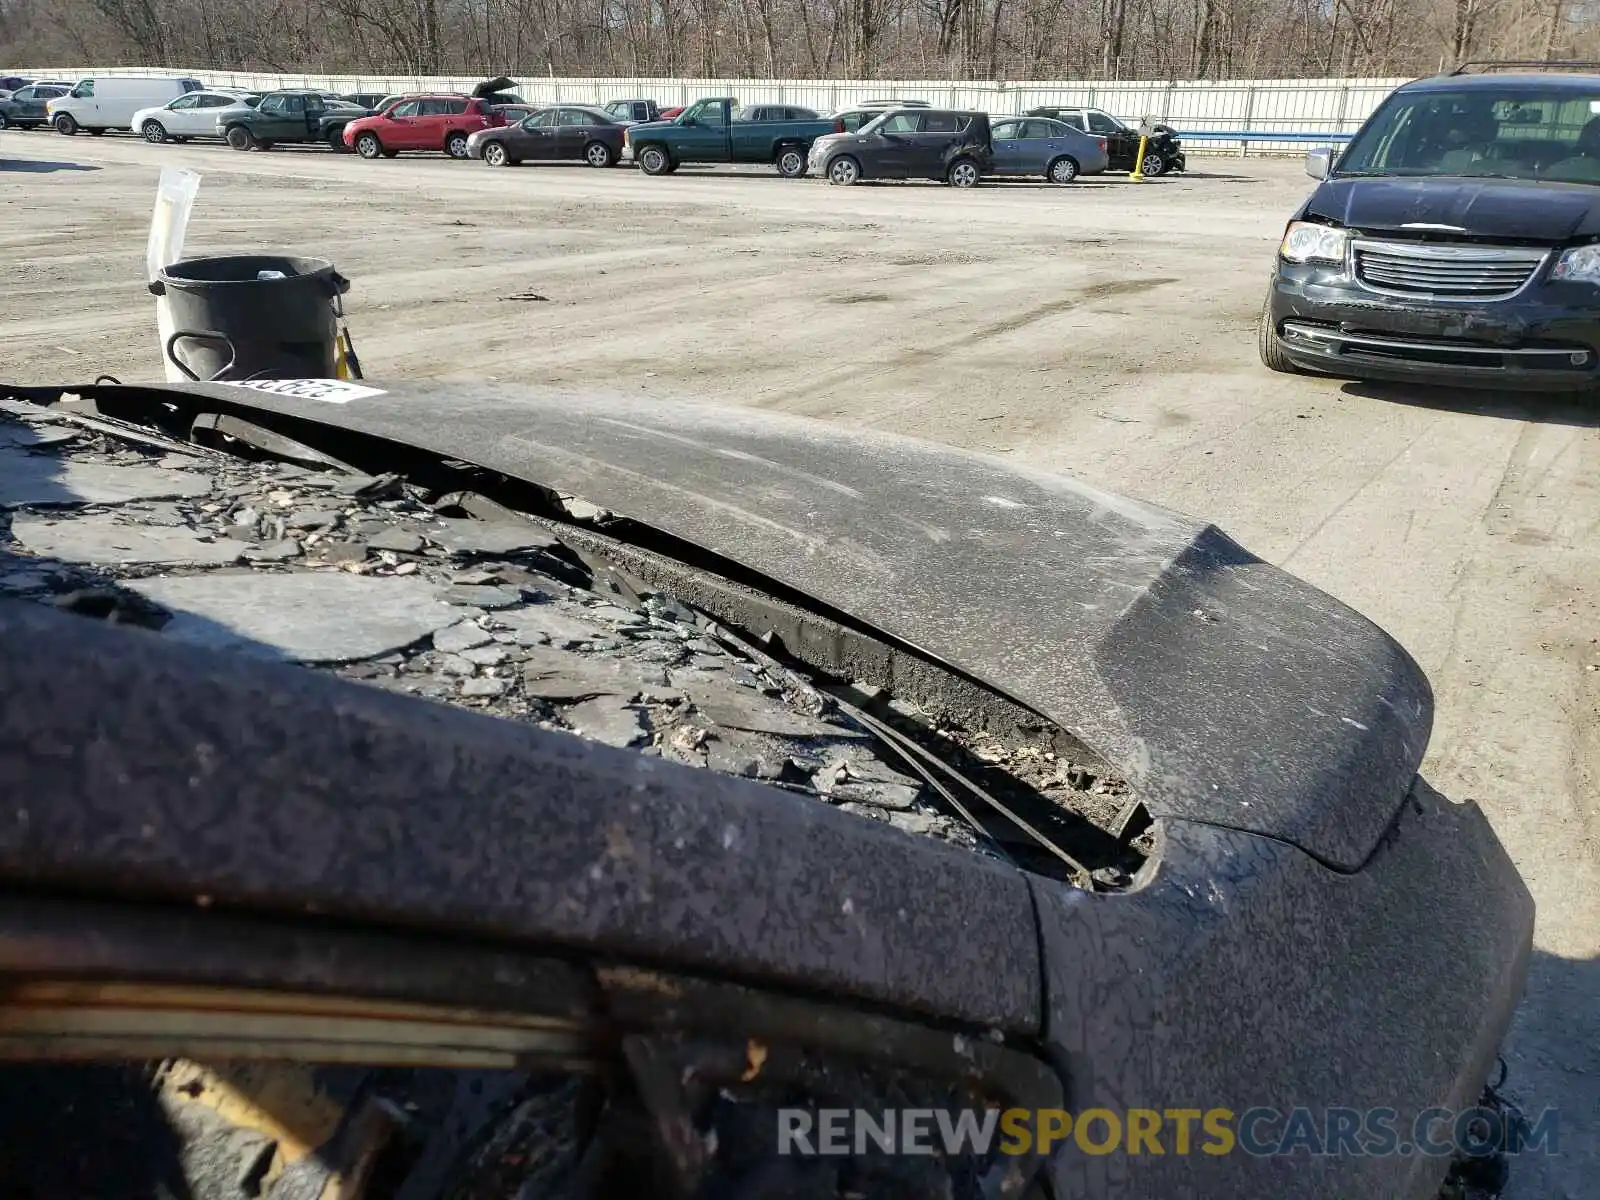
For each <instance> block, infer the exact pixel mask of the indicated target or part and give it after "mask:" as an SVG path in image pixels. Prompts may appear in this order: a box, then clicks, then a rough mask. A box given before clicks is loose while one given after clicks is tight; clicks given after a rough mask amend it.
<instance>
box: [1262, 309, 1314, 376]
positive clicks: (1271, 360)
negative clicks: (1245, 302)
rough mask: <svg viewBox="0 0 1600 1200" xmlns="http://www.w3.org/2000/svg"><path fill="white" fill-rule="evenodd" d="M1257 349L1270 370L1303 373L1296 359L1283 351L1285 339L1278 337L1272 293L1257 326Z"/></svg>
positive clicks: (1289, 373) (1293, 373)
mask: <svg viewBox="0 0 1600 1200" xmlns="http://www.w3.org/2000/svg"><path fill="white" fill-rule="evenodd" d="M1256 351H1257V352H1258V353H1259V354H1260V355H1261V363H1262V365H1263V366H1265V367H1266V368H1267V370H1269V371H1278V372H1281V373H1282V374H1284V375H1300V374H1303V372H1302V371H1301V370H1300V368H1299V367H1297V366H1295V364H1294V360H1292V359H1291V358H1290V357H1289V356H1288V355H1287V354H1285V353H1284V352H1283V341H1282V339H1280V338H1279V337H1278V330H1277V328H1276V327H1275V326H1274V325H1273V323H1272V296H1271V295H1270V294H1269V295H1268V296H1267V299H1266V302H1265V303H1264V304H1262V306H1261V320H1260V322H1259V323H1258V324H1257V326H1256Z"/></svg>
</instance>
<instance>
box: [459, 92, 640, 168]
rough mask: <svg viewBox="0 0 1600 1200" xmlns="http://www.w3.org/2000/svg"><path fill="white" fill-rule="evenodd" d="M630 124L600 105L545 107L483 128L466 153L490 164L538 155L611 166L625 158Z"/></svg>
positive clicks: (511, 163)
mask: <svg viewBox="0 0 1600 1200" xmlns="http://www.w3.org/2000/svg"><path fill="white" fill-rule="evenodd" d="M627 127H628V123H627V122H626V121H619V120H617V119H616V118H615V117H613V116H611V114H609V113H607V112H606V111H605V110H604V109H600V108H589V107H586V106H580V105H562V106H560V107H557V108H541V109H539V110H538V111H536V112H534V113H533V114H532V115H531V116H529V117H526V118H525V119H523V120H521V121H519V122H518V123H517V124H515V125H507V126H504V127H503V128H497V129H483V130H479V131H478V132H477V133H475V134H473V135H472V136H471V137H470V138H468V139H467V152H468V153H469V154H470V155H471V156H472V157H473V158H481V159H483V161H484V162H485V163H487V164H488V165H489V166H491V167H510V166H515V165H516V164H517V163H520V162H527V161H529V160H540V159H553V160H557V161H560V160H570V161H574V162H586V163H588V164H589V165H590V166H591V167H609V166H613V165H615V163H616V161H617V159H619V158H620V157H622V131H623V130H624V129H626V128H627Z"/></svg>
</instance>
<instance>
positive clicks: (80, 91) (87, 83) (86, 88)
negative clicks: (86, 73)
mask: <svg viewBox="0 0 1600 1200" xmlns="http://www.w3.org/2000/svg"><path fill="white" fill-rule="evenodd" d="M93 96H94V80H92V79H85V80H84V81H83V82H82V83H80V84H78V86H77V87H75V88H73V89H72V98H73V99H74V100H88V99H91V98H93Z"/></svg>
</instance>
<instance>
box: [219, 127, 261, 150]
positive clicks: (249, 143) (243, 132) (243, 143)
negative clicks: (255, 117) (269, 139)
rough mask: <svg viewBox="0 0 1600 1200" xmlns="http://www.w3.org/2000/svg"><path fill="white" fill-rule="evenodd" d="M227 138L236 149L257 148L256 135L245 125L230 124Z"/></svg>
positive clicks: (229, 143)
mask: <svg viewBox="0 0 1600 1200" xmlns="http://www.w3.org/2000/svg"><path fill="white" fill-rule="evenodd" d="M226 140H227V143H228V145H229V146H231V147H232V148H233V149H235V150H254V149H255V148H256V135H255V134H253V133H251V132H250V131H249V130H248V129H246V128H245V127H244V126H243V125H231V126H229V127H228V132H227V135H226Z"/></svg>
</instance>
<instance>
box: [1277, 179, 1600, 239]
mask: <svg viewBox="0 0 1600 1200" xmlns="http://www.w3.org/2000/svg"><path fill="white" fill-rule="evenodd" d="M1305 215H1307V216H1311V217H1322V218H1324V219H1326V220H1329V221H1333V222H1334V223H1336V224H1339V225H1343V226H1346V227H1347V228H1350V229H1362V230H1373V231H1377V230H1394V231H1406V232H1427V231H1429V230H1428V227H1430V226H1431V227H1434V228H1433V230H1432V231H1433V232H1440V233H1449V232H1460V233H1463V234H1467V235H1469V236H1475V237H1495V238H1515V239H1519V240H1526V241H1534V242H1544V243H1547V244H1548V243H1554V242H1564V241H1567V240H1568V239H1570V238H1574V237H1581V236H1587V235H1592V234H1600V187H1591V186H1589V185H1586V184H1569V183H1547V182H1536V181H1532V180H1520V179H1464V178H1428V179H1400V178H1387V179H1329V180H1326V181H1324V182H1323V183H1322V185H1321V186H1320V187H1318V188H1317V190H1316V191H1315V192H1313V193H1312V195H1311V198H1310V199H1309V200H1308V201H1307V202H1306V207H1305Z"/></svg>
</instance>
